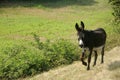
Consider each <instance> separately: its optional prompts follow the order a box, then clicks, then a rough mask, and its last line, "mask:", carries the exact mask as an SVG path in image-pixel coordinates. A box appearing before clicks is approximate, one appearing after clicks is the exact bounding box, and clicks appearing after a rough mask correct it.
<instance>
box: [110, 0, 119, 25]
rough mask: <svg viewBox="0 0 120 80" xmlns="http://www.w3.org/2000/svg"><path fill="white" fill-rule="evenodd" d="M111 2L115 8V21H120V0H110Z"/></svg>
mask: <svg viewBox="0 0 120 80" xmlns="http://www.w3.org/2000/svg"><path fill="white" fill-rule="evenodd" d="M109 2H110V3H111V5H112V8H113V10H114V12H113V13H112V14H113V16H114V17H115V22H116V23H120V0H109Z"/></svg>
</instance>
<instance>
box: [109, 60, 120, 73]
mask: <svg viewBox="0 0 120 80" xmlns="http://www.w3.org/2000/svg"><path fill="white" fill-rule="evenodd" d="M116 69H120V60H118V61H114V62H112V63H111V64H110V65H108V70H110V71H112V70H116Z"/></svg>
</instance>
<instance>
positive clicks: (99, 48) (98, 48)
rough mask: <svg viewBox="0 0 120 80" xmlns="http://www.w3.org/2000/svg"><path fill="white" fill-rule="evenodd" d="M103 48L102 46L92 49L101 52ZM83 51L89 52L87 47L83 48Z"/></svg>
mask: <svg viewBox="0 0 120 80" xmlns="http://www.w3.org/2000/svg"><path fill="white" fill-rule="evenodd" d="M103 47H104V45H102V46H99V47H93V50H101V49H102V48H103ZM83 49H84V50H89V48H88V47H85V48H83Z"/></svg>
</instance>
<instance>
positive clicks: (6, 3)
mask: <svg viewBox="0 0 120 80" xmlns="http://www.w3.org/2000/svg"><path fill="white" fill-rule="evenodd" d="M95 3H97V2H96V1H94V0H3V1H0V8H16V7H41V6H42V7H45V8H60V7H66V6H70V5H83V6H87V5H89V6H91V5H94V4H95Z"/></svg>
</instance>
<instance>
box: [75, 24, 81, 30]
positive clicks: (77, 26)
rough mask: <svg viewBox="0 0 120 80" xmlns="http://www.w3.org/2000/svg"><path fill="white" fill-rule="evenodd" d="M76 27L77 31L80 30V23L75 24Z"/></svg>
mask: <svg viewBox="0 0 120 80" xmlns="http://www.w3.org/2000/svg"><path fill="white" fill-rule="evenodd" d="M75 28H76V30H77V31H80V28H79V25H78V23H76V24H75Z"/></svg>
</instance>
